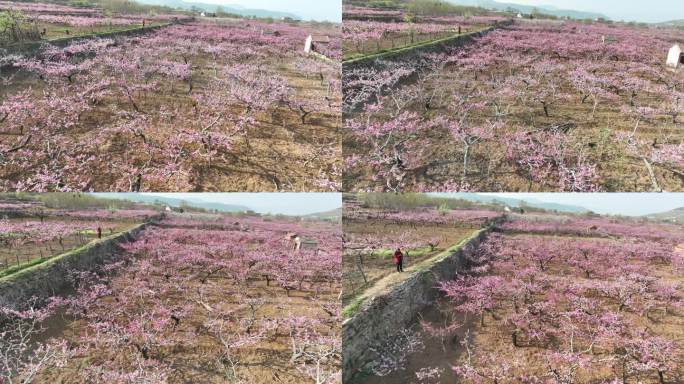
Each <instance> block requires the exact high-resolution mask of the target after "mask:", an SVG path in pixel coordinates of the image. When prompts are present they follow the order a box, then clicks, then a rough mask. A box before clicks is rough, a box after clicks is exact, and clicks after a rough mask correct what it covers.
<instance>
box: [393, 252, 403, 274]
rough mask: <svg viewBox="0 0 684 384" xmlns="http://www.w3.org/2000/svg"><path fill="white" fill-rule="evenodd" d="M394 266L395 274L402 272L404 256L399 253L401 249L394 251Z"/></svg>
mask: <svg viewBox="0 0 684 384" xmlns="http://www.w3.org/2000/svg"><path fill="white" fill-rule="evenodd" d="M393 259H394V264H396V265H397V272H404V254H403V253H401V248H397V250H396V251H394V257H393Z"/></svg>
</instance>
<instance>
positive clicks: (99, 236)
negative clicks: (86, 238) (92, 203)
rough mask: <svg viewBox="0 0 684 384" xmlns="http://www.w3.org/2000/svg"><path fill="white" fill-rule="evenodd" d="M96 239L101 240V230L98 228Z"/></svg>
mask: <svg viewBox="0 0 684 384" xmlns="http://www.w3.org/2000/svg"><path fill="white" fill-rule="evenodd" d="M97 238H98V239H101V238H102V228H101V227H99V226H98V227H97Z"/></svg>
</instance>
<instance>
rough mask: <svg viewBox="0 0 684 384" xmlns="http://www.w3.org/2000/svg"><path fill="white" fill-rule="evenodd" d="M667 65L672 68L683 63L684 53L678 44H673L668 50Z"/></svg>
mask: <svg viewBox="0 0 684 384" xmlns="http://www.w3.org/2000/svg"><path fill="white" fill-rule="evenodd" d="M667 65H668V66H669V67H673V68H678V67H680V66H682V65H684V53H682V48H681V46H680V45H679V44H675V45H674V46H673V47H672V48H670V52H669V53H668V54H667Z"/></svg>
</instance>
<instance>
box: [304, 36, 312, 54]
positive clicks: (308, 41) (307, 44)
mask: <svg viewBox="0 0 684 384" xmlns="http://www.w3.org/2000/svg"><path fill="white" fill-rule="evenodd" d="M312 45H313V36H311V35H309V37H307V38H306V42H305V43H304V52H305V53H311V46H312Z"/></svg>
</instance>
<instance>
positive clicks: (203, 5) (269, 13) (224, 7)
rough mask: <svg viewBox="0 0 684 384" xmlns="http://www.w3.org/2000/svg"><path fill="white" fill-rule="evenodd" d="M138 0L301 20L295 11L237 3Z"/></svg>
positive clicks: (246, 14) (183, 7) (213, 10)
mask: <svg viewBox="0 0 684 384" xmlns="http://www.w3.org/2000/svg"><path fill="white" fill-rule="evenodd" d="M136 1H137V2H139V3H142V4H149V5H163V6H167V7H172V8H178V9H184V10H190V9H193V8H196V9H201V10H202V11H204V12H216V10H217V9H218V8H221V9H222V11H223V12H226V13H233V14H236V15H240V16H254V17H272V18H274V19H280V18H283V17H289V18H292V19H297V20H301V17H300V16H297V15H295V14H294V13H288V12H279V11H270V10H267V9H251V8H243V7H240V6H237V5H217V4H208V3H201V2H186V1H182V0H136Z"/></svg>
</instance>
